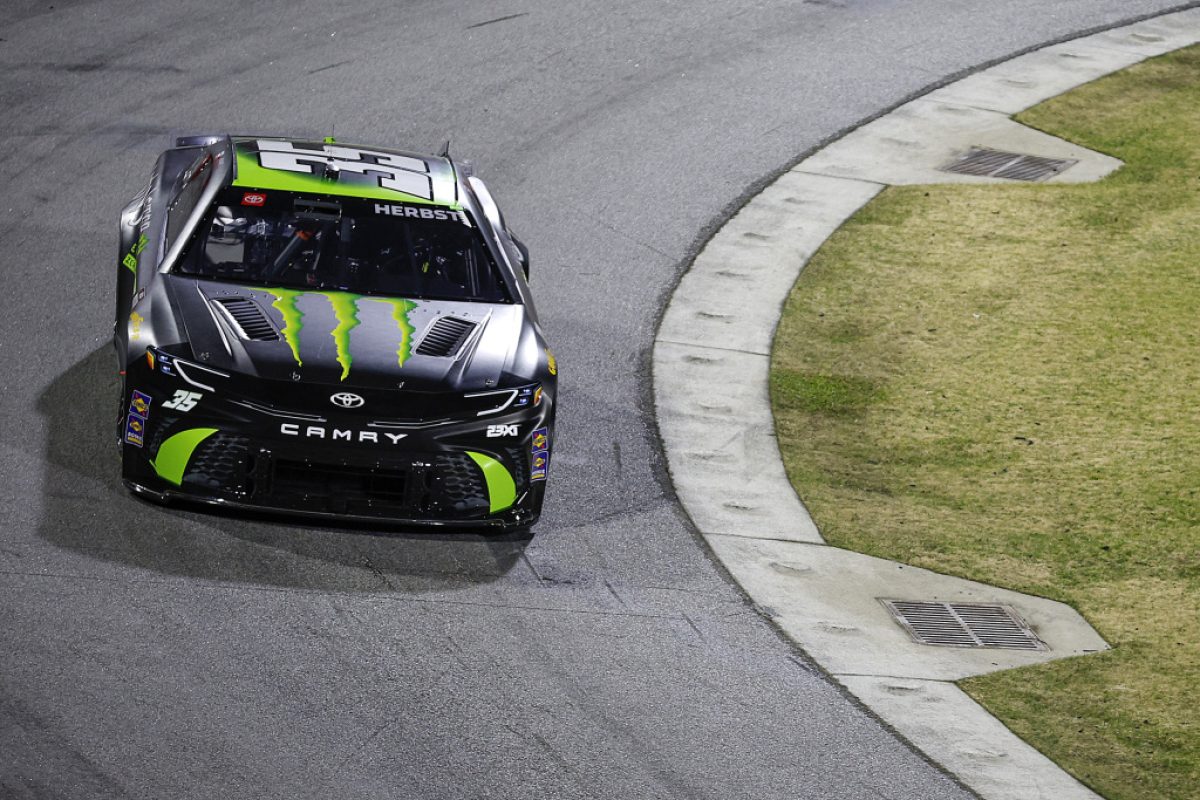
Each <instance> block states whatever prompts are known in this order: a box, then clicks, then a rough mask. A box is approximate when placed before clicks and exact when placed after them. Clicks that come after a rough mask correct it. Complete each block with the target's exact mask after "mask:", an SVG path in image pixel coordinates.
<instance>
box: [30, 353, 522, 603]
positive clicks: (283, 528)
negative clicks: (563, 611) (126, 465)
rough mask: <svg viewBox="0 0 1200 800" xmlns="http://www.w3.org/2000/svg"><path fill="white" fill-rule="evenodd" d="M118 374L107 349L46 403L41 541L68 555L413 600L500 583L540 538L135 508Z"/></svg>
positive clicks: (62, 380)
mask: <svg viewBox="0 0 1200 800" xmlns="http://www.w3.org/2000/svg"><path fill="white" fill-rule="evenodd" d="M115 363H116V360H115V358H114V357H113V354H112V351H111V349H110V348H109V347H108V346H104V347H101V348H99V349H97V350H96V351H94V352H93V353H91V354H90V355H88V356H87V357H86V358H84V359H83V360H81V361H79V362H78V363H76V364H75V365H74V366H72V367H71V368H70V369H68V370H67V371H66V372H64V373H62V374H61V375H60V376H59V377H58V378H57V379H55V380H54V382H53V383H51V384H50V386H49V387H48V388H47V389H46V390H45V391H44V392H43V393H42V394H41V396H40V397H39V398H38V403H37V410H38V412H39V413H40V414H41V415H42V416H43V417H44V418H45V421H46V430H47V434H46V442H47V444H46V457H45V464H44V468H45V475H44V477H43V481H42V487H43V488H42V494H43V503H42V505H43V512H42V519H41V523H40V526H39V535H40V536H41V537H42V538H43V539H45V540H47V541H49V542H52V543H53V544H55V545H58V546H59V547H63V548H67V549H70V550H74V551H77V552H81V553H84V554H86V555H88V556H91V557H94V558H99V559H104V560H108V561H112V562H117V563H123V564H127V565H131V566H136V567H141V568H144V569H148V570H153V571H156V572H159V573H164V574H169V575H185V576H192V577H196V578H203V579H209V580H218V581H231V582H237V583H252V584H260V585H268V586H283V587H296V588H309V589H326V590H342V591H401V592H403V591H413V592H415V591H438V590H444V589H454V588H459V587H463V586H468V585H473V584H480V583H487V582H490V581H494V580H496V579H498V578H500V577H502V576H503V575H505V574H506V573H507V572H508V571H509V570H510V569H511V568H512V567H513V565H514V564H516V562H517V561H518V560H519V559H520V558H521V555H522V553H523V552H524V549H525V547H526V545H528V543H529V541H530V538H531V536H530V534H524V535H521V536H499V537H495V536H488V537H484V536H481V535H476V534H471V533H444V532H438V533H428V532H420V531H413V530H402V529H386V530H381V529H378V528H371V527H370V526H366V525H346V526H337V527H333V526H323V527H312V526H310V525H308V524H305V523H296V522H289V521H282V520H277V519H272V518H269V517H265V516H245V515H240V516H239V515H233V514H230V513H222V512H209V511H201V510H191V509H188V508H184V507H164V506H159V505H156V504H154V503H151V502H147V501H144V500H141V499H139V498H135V497H133V496H132V495H130V493H129V492H127V491H126V490H125V488H124V486H123V485H122V484H121V480H120V459H119V454H118V451H117V446H116V443H115V442H116V415H117V408H116V403H117V393H118V378H117V375H116V370H115Z"/></svg>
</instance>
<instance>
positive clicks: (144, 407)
mask: <svg viewBox="0 0 1200 800" xmlns="http://www.w3.org/2000/svg"><path fill="white" fill-rule="evenodd" d="M129 413H130V414H137V415H138V416H139V417H142V418H144V419H146V418H149V417H150V395H148V394H145V393H144V392H139V391H138V390H137V389H134V390H133V397H131V398H130V399H129Z"/></svg>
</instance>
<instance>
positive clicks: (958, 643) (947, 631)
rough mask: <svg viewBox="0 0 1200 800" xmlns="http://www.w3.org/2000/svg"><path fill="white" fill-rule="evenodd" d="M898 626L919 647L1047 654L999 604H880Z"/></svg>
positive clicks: (1009, 610) (1015, 616) (1023, 624)
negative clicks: (978, 648) (1022, 651)
mask: <svg viewBox="0 0 1200 800" xmlns="http://www.w3.org/2000/svg"><path fill="white" fill-rule="evenodd" d="M880 602H882V603H883V604H884V606H886V607H887V609H888V610H889V611H891V612H892V615H893V616H894V617H895V618H896V622H898V623H899V624H900V626H901V627H902V628H904V629H905V630H906V631H908V633H909V635H910V636H912V638H913V640H914V641H916V642H918V643H920V644H929V645H938V646H941V647H995V648H1001V649H1005V650H1047V649H1049V648H1047V647H1046V644H1045V643H1044V642H1043V641H1042V640H1041V639H1039V638H1038V637H1037V634H1035V633H1034V632H1033V630H1032V629H1031V628H1030V627H1029V625H1028V624H1027V623H1026V622H1025V621H1024V620H1023V619H1021V617H1020V616H1018V614H1017V612H1016V611H1014V610H1013V609H1012V608H1010V607H1009V606H1005V605H1000V604H998V603H936V602H925V601H910V600H881V601H880Z"/></svg>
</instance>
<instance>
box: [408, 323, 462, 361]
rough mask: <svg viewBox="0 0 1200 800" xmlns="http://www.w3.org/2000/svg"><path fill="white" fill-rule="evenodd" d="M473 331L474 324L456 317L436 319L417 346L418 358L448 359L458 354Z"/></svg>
mask: <svg viewBox="0 0 1200 800" xmlns="http://www.w3.org/2000/svg"><path fill="white" fill-rule="evenodd" d="M473 330H475V323H474V322H469V321H468V320H465V319H459V318H458V317H438V318H437V320H435V321H434V323H433V325H431V326H430V328H429V331H428V332H427V333H426V334H425V336H424V337H423V338H422V339H421V343H420V344H419V345H417V355H419V356H439V357H443V358H446V357H449V356H453V355H455V354H457V353H458V351H459V348H461V347H462V346H463V342H465V341H466V340H467V337H468V336H470V335H471V331H473Z"/></svg>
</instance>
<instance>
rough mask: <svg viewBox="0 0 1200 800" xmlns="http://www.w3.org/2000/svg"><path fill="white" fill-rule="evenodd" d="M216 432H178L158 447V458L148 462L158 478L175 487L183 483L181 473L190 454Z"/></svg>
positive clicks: (213, 430)
mask: <svg viewBox="0 0 1200 800" xmlns="http://www.w3.org/2000/svg"><path fill="white" fill-rule="evenodd" d="M216 432H217V429H216V428H191V429H190V430H186V431H180V432H179V433H177V434H175V435H174V436H172V437H170V438H168V439H167V440H166V441H165V442H163V443H162V444H161V445H159V448H158V458H157V459H155V460H154V461H151V462H150V466H152V467H154V471H155V472H157V473H158V477H160V478H162V479H163V480H164V481H167V482H168V483H173V484H175V485H176V486H178V485H180V484H181V483H183V472H184V470H186V469H187V465H188V462H189V461H191V460H192V453H194V452H195V451H196V448H197V447H198V446H199V444H200V443H201V442H203V441H204V440H205V439H207V438H208V437H210V436H212V435H213V434H214V433H216Z"/></svg>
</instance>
